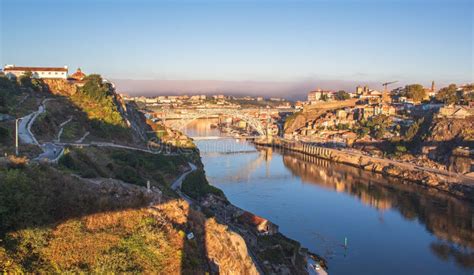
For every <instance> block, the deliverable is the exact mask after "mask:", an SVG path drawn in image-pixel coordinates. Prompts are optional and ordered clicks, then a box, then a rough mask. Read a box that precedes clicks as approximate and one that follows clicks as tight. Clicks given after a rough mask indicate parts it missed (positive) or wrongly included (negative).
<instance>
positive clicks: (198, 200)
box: [173, 163, 327, 274]
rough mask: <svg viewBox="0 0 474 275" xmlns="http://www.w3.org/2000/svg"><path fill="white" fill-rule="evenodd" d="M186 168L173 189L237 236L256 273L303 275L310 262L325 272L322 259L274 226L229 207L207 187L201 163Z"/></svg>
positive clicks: (213, 190) (242, 210)
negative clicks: (243, 245) (241, 239)
mask: <svg viewBox="0 0 474 275" xmlns="http://www.w3.org/2000/svg"><path fill="white" fill-rule="evenodd" d="M189 164H190V167H191V168H190V169H189V170H188V172H186V174H185V177H184V178H183V177H180V178H179V179H178V180H177V181H176V182H175V183H176V184H173V189H174V190H175V192H177V193H178V194H179V195H180V196H181V197H182V198H183V199H184V200H186V201H187V202H188V203H189V205H192V206H193V207H194V208H195V209H196V210H198V211H200V212H202V213H204V214H205V215H206V216H207V217H208V218H211V217H212V218H214V219H215V220H216V221H217V222H218V223H220V224H224V225H226V226H227V227H228V228H229V230H231V231H233V232H235V233H237V234H239V235H240V236H241V237H242V238H243V239H244V240H245V243H246V245H247V249H248V254H249V256H250V257H251V258H252V259H253V261H254V263H255V265H256V267H257V269H258V271H259V273H261V274H306V273H308V268H310V266H309V262H310V261H312V262H316V263H317V264H319V266H321V267H322V268H324V269H327V263H326V260H325V259H324V258H322V257H320V256H319V255H316V254H314V253H312V252H310V251H309V250H308V249H307V248H304V247H302V246H301V244H300V243H299V242H297V241H295V240H292V239H290V238H288V237H286V236H285V235H283V234H281V233H280V232H279V230H278V225H276V224H273V223H272V222H271V221H269V220H267V219H265V218H263V217H259V216H257V215H255V214H253V213H250V212H248V211H246V210H244V209H241V208H239V207H237V206H235V205H233V204H232V203H230V202H229V201H228V200H227V198H226V197H225V195H224V193H223V192H222V191H221V190H220V189H217V188H215V187H212V186H210V185H209V183H208V182H207V180H206V177H205V174H204V170H203V165H202V163H197V166H196V165H194V164H191V163H189ZM183 175H184V174H183Z"/></svg>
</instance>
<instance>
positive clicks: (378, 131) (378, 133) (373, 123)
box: [356, 115, 391, 139]
mask: <svg viewBox="0 0 474 275" xmlns="http://www.w3.org/2000/svg"><path fill="white" fill-rule="evenodd" d="M390 123H391V119H390V117H389V116H386V115H378V116H373V117H371V118H369V119H368V120H361V121H360V122H359V124H358V128H357V130H356V131H357V134H358V136H359V137H360V138H362V137H364V136H366V135H367V134H370V135H371V136H372V137H374V138H376V139H381V138H383V136H384V135H385V133H386V132H387V130H388V128H389V127H390Z"/></svg>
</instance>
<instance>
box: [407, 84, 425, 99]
mask: <svg viewBox="0 0 474 275" xmlns="http://www.w3.org/2000/svg"><path fill="white" fill-rule="evenodd" d="M404 95H405V96H406V97H407V98H410V99H413V101H417V102H420V101H422V100H423V99H424V98H425V97H426V92H425V89H424V88H423V86H422V85H420V84H411V85H407V86H405V94H404Z"/></svg>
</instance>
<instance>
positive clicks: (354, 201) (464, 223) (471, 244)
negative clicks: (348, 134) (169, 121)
mask: <svg viewBox="0 0 474 275" xmlns="http://www.w3.org/2000/svg"><path fill="white" fill-rule="evenodd" d="M187 134H188V135H191V136H206V135H207V136H217V135H219V132H218V130H216V129H210V127H209V122H206V121H205V120H199V121H196V122H194V123H193V124H191V125H190V127H188V129H187ZM196 143H197V145H198V147H199V149H200V151H201V155H202V160H203V162H204V165H205V170H206V175H207V177H208V179H209V181H210V182H211V184H214V185H216V186H217V187H219V188H221V189H222V190H223V191H224V192H225V194H226V195H227V197H228V198H229V199H230V200H231V201H232V202H233V203H234V204H236V205H238V206H240V207H242V208H245V209H247V210H249V211H252V212H255V213H256V214H258V215H261V216H264V217H266V218H269V219H271V220H272V221H274V222H276V223H277V224H279V225H280V229H281V230H282V232H283V233H285V234H286V235H288V236H289V237H291V238H293V239H295V240H298V241H300V242H301V243H302V244H303V245H304V246H306V247H308V248H310V249H311V250H313V251H316V252H318V253H320V254H322V255H325V256H327V257H328V259H329V264H330V272H331V273H333V274H458V273H459V274H472V272H473V271H474V217H473V213H474V210H473V209H474V206H473V204H470V203H468V202H465V201H460V200H458V199H456V198H453V197H451V196H449V195H447V194H445V193H443V192H440V191H436V190H430V189H426V188H423V187H421V186H418V185H414V184H411V183H407V182H403V181H400V180H397V179H393V178H385V177H383V176H382V175H380V174H373V173H370V172H367V171H364V170H361V169H358V168H355V167H351V166H347V165H343V164H338V163H333V162H328V161H326V160H321V159H317V158H314V157H309V156H306V155H302V154H298V153H294V152H285V151H281V150H278V149H272V148H260V147H255V146H254V145H252V144H250V143H247V142H242V141H236V140H233V139H224V140H213V141H209V140H208V141H197V142H196ZM345 236H348V237H349V249H348V251H346V250H345V249H342V248H341V244H342V243H343V240H344V237H345Z"/></svg>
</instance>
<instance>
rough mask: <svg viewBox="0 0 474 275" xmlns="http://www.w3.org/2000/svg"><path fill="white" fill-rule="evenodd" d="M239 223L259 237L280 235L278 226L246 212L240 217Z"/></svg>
mask: <svg viewBox="0 0 474 275" xmlns="http://www.w3.org/2000/svg"><path fill="white" fill-rule="evenodd" d="M238 221H239V223H240V224H241V225H243V226H245V227H247V228H248V229H249V230H251V231H254V232H256V233H257V234H259V235H273V234H276V233H278V226H277V225H276V224H274V223H272V222H270V221H269V220H267V219H264V218H262V217H259V216H257V215H254V214H252V213H250V212H247V211H244V213H243V214H242V215H240V217H238Z"/></svg>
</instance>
